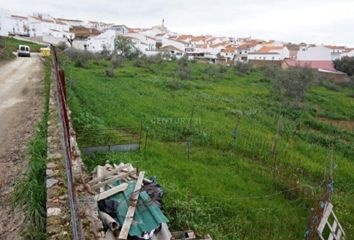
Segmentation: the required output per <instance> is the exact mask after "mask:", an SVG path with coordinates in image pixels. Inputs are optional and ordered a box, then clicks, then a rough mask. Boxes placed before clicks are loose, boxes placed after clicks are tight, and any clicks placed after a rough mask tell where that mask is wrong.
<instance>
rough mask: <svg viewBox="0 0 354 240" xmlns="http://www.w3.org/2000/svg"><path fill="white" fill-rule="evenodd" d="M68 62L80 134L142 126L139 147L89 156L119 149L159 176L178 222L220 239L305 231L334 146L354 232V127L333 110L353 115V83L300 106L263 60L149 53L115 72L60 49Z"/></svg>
mask: <svg viewBox="0 0 354 240" xmlns="http://www.w3.org/2000/svg"><path fill="white" fill-rule="evenodd" d="M183 61H184V60H183ZM61 63H62V66H64V67H65V71H66V78H67V86H68V94H69V99H70V107H71V110H72V116H73V121H74V127H75V128H76V130H77V133H78V137H79V144H80V145H81V146H87V145H100V144H102V143H107V141H105V140H107V139H108V140H109V142H111V143H116V142H120V140H121V139H120V137H119V134H117V136H116V137H115V136H113V135H112V134H111V133H105V131H104V129H111V128H114V129H120V128H129V129H130V131H131V132H132V134H140V133H141V136H140V137H141V138H140V139H141V142H142V145H141V150H140V151H139V152H132V153H107V154H100V155H99V154H97V155H91V156H84V162H85V164H86V166H87V168H88V171H91V170H92V169H93V168H94V167H95V166H96V165H97V164H104V163H105V162H106V161H107V160H109V161H110V162H112V163H119V162H131V163H132V164H133V165H134V166H137V167H139V168H140V169H144V170H146V171H147V174H148V175H154V176H157V178H158V182H159V183H160V184H161V185H162V186H163V187H164V188H165V190H166V191H165V192H166V196H165V200H164V202H165V206H164V212H165V213H166V215H167V217H168V218H169V220H170V223H171V224H170V225H171V228H172V230H181V229H193V230H195V231H196V232H197V233H198V234H199V235H200V236H201V235H203V234H205V233H210V234H211V236H212V237H213V238H214V239H300V238H303V236H304V233H305V230H306V227H307V218H308V216H309V214H310V209H311V208H312V207H313V206H315V203H316V202H317V200H318V197H319V196H320V195H321V194H322V190H323V179H324V178H325V176H326V173H325V172H326V171H327V172H328V166H329V162H330V159H331V158H332V157H331V154H330V153H331V152H332V150H333V153H334V156H335V157H334V159H333V161H334V162H335V168H334V183H335V192H334V197H333V202H334V205H335V206H336V208H335V211H336V213H337V216H338V218H339V219H340V221H341V223H342V225H343V227H344V229H345V230H346V233H347V236H348V238H350V237H354V220H353V217H352V216H353V215H354V204H353V203H352V199H354V191H353V187H354V185H353V182H354V175H353V172H354V159H353V156H354V149H353V142H354V137H353V133H352V132H351V131H349V130H348V129H345V128H338V127H337V126H335V125H330V124H328V123H326V122H324V121H323V119H328V120H333V119H337V120H340V119H341V120H346V121H353V120H354V112H353V109H354V108H353V106H354V105H353V104H354V101H353V98H351V97H349V96H348V94H347V92H348V91H349V89H346V88H344V90H343V91H342V92H335V91H332V90H330V89H327V88H324V87H320V86H317V85H313V86H311V88H310V90H307V91H305V92H303V93H304V95H301V98H303V99H302V100H301V101H302V102H301V106H300V107H296V108H292V107H290V106H287V105H286V104H283V102H281V101H279V98H278V97H279V96H275V95H274V93H273V90H272V81H271V80H265V77H264V75H263V72H262V71H261V70H259V69H252V68H249V66H246V65H245V66H243V65H242V66H237V67H219V66H213V65H206V64H199V63H194V62H188V63H186V62H177V61H176V60H173V59H170V61H161V60H159V59H158V58H156V59H154V58H144V57H143V58H138V59H132V60H124V61H122V62H120V64H119V66H118V65H116V66H114V67H113V68H110V69H111V71H113V74H110V76H107V74H106V72H105V70H106V69H107V68H109V67H110V66H111V65H112V63H111V62H110V61H109V58H107V57H106V58H105V59H103V58H100V57H97V56H96V57H95V58H91V59H86V60H85V62H84V64H76V61H75V60H70V58H68V57H66V56H61ZM295 99H296V98H295ZM277 125H281V130H280V133H279V135H280V137H279V140H278V142H277V148H276V151H275V153H274V151H272V146H273V144H274V143H275V140H274V139H275V134H276V132H277ZM87 129H95V131H88V130H87ZM80 136H82V137H80ZM115 138H116V139H115ZM274 154H275V155H276V161H275V160H274V157H273V156H274Z"/></svg>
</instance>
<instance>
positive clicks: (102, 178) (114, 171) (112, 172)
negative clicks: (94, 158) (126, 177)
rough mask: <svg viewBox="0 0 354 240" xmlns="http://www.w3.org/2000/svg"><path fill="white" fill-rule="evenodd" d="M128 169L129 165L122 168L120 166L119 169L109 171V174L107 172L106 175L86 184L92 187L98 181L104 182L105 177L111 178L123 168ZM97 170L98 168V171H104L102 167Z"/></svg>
mask: <svg viewBox="0 0 354 240" xmlns="http://www.w3.org/2000/svg"><path fill="white" fill-rule="evenodd" d="M128 167H129V164H125V165H123V166H121V167H119V168H116V169H114V170H113V171H111V172H109V173H107V174H102V175H100V176H97V178H95V179H92V180H91V181H89V182H88V184H90V185H94V184H96V183H98V182H99V181H102V180H104V179H105V178H107V177H110V176H113V175H114V174H117V173H118V172H120V171H121V170H123V169H124V168H128ZM99 168H100V169H101V168H103V169H104V167H101V166H97V170H98V169H99Z"/></svg>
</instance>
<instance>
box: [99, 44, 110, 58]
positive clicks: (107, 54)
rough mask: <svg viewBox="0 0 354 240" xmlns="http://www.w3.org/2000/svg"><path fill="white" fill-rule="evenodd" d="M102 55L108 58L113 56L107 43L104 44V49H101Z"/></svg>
mask: <svg viewBox="0 0 354 240" xmlns="http://www.w3.org/2000/svg"><path fill="white" fill-rule="evenodd" d="M100 54H101V56H102V57H104V58H105V59H108V58H109V57H110V56H111V52H110V51H109V50H108V49H107V46H106V45H103V46H102V51H101V53H100Z"/></svg>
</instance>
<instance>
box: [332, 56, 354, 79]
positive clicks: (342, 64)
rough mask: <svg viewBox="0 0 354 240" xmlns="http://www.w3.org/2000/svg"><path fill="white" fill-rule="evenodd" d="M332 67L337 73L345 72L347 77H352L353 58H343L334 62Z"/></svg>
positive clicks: (353, 72) (353, 68) (353, 71)
mask: <svg viewBox="0 0 354 240" xmlns="http://www.w3.org/2000/svg"><path fill="white" fill-rule="evenodd" d="M334 66H335V68H336V69H337V70H338V71H341V72H345V73H346V74H348V76H353V75H354V57H343V58H341V59H337V60H334Z"/></svg>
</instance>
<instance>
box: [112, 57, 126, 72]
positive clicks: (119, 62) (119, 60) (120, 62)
mask: <svg viewBox="0 0 354 240" xmlns="http://www.w3.org/2000/svg"><path fill="white" fill-rule="evenodd" d="M111 63H112V68H113V69H116V68H117V67H123V66H124V59H123V57H121V56H118V55H117V54H113V55H112V57H111Z"/></svg>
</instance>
